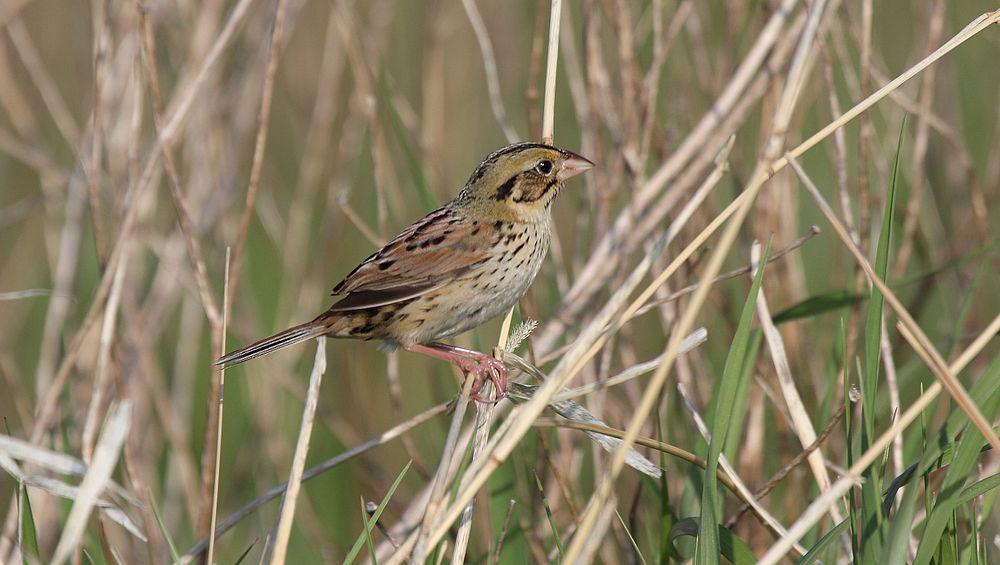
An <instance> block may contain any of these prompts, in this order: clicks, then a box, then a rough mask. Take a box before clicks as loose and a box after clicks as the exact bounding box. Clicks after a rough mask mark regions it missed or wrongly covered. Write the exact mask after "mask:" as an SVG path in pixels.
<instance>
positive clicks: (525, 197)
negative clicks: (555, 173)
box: [514, 179, 559, 203]
mask: <svg viewBox="0 0 1000 565" xmlns="http://www.w3.org/2000/svg"><path fill="white" fill-rule="evenodd" d="M558 182H559V181H558V180H556V179H552V180H550V181H549V182H548V183H546V185H545V188H543V189H542V190H540V191H538V192H537V193H536V194H537V195H534V194H533V195H528V194H524V195H522V196H521V197H520V198H515V199H514V202H518V203H525V202H534V201H536V200H539V199H541V198H542V197H543V196H545V195H546V194H547V193H548V192H549V191H550V190H552V187H554V186H556V184H558Z"/></svg>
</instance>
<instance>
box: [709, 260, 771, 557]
mask: <svg viewBox="0 0 1000 565" xmlns="http://www.w3.org/2000/svg"><path fill="white" fill-rule="evenodd" d="M770 253H771V242H770V241H768V242H767V246H766V248H765V249H764V253H763V256H762V257H761V259H760V263H759V264H760V268H758V269H757V274H756V275H755V276H754V278H753V284H752V285H751V286H750V293H749V294H748V295H747V299H746V301H745V302H744V303H743V311H742V312H741V313H740V321H739V323H738V324H737V326H736V334H735V335H734V336H733V342H732V345H731V346H730V348H729V354H728V355H727V356H726V364H725V366H724V368H723V370H722V379H721V380H720V382H719V383H718V394H717V395H716V403H715V416H714V418H713V419H712V420H713V422H712V440H711V442H710V443H709V447H708V457H707V464H706V466H705V473H704V480H703V484H702V491H701V524H702V525H703V526H704V527H702V528H701V533H700V534H699V535H698V543H697V546H696V549H695V554H694V562H695V563H696V564H698V565H701V564H707V563H718V562H719V554H720V552H721V549H720V547H719V543H720V539H719V536H718V533H719V529H718V527H717V526H718V524H719V516H718V515H717V514H716V512H717V508H718V506H719V496H718V485H719V482H718V479H717V478H716V476H715V472H716V470H717V469H718V466H719V454H720V453H722V448H723V446H725V445H726V441H727V438H728V437H729V432H730V430H731V429H732V428H733V422H734V421H735V420H739V419H742V418H743V414H734V413H733V407H734V405H735V404H736V393H737V390H738V389H739V378H740V375H741V373H742V372H743V361H744V360H745V359H746V353H747V346H748V344H749V343H750V322H751V321H752V320H753V316H754V309H755V307H756V304H757V293H758V291H759V290H760V284H761V281H762V280H763V279H764V267H765V266H766V265H767V258H768V256H769V255H770Z"/></svg>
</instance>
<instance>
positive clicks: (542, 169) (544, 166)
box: [535, 159, 552, 175]
mask: <svg viewBox="0 0 1000 565" xmlns="http://www.w3.org/2000/svg"><path fill="white" fill-rule="evenodd" d="M535 170H536V171H538V172H539V173H542V174H543V175H547V174H549V173H551V172H552V161H549V160H548V159H546V160H544V161H539V162H538V164H537V165H535Z"/></svg>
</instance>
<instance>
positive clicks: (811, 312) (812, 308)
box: [771, 290, 865, 324]
mask: <svg viewBox="0 0 1000 565" xmlns="http://www.w3.org/2000/svg"><path fill="white" fill-rule="evenodd" d="M864 299H865V295H863V294H854V293H853V292H850V291H847V290H837V291H834V292H827V293H823V294H817V295H814V296H810V297H809V298H806V299H805V300H803V301H802V302H799V303H797V304H793V305H791V306H789V307H788V308H785V309H784V310H782V311H780V312H778V313H777V314H774V315H773V316H771V321H773V322H774V323H775V324H780V323H782V322H788V321H791V320H801V319H802V318H811V317H813V316H819V315H820V314H824V313H826V312H832V311H834V310H839V309H841V308H847V307H849V306H854V305H855V304H857V303H858V302H861V301H862V300H864Z"/></svg>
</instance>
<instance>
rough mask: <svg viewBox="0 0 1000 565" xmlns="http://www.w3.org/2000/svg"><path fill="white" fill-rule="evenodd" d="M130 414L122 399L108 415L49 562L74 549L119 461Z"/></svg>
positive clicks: (59, 561)
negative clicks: (77, 494)
mask: <svg viewBox="0 0 1000 565" xmlns="http://www.w3.org/2000/svg"><path fill="white" fill-rule="evenodd" d="M131 418H132V403H131V402H130V401H125V402H122V403H121V404H119V405H118V406H117V407H116V408H115V409H114V411H113V412H112V414H111V417H110V418H108V421H107V423H106V424H105V425H104V430H103V431H102V432H101V437H100V439H99V440H98V441H97V445H96V446H95V448H94V456H93V458H92V459H91V462H90V468H89V469H88V470H87V474H86V475H84V477H83V482H81V483H80V492H79V496H77V498H76V500H75V501H74V502H73V508H72V509H70V512H69V516H68V517H67V518H66V525H65V526H64V528H63V532H62V535H61V536H60V538H59V543H58V545H56V549H55V553H54V554H53V556H52V563H53V564H55V565H60V564H62V563H65V562H66V561H67V560H68V559H69V558H70V557H71V555H72V553H73V551H74V550H75V549H76V546H77V544H79V543H80V539H81V537H82V536H83V531H84V529H85V528H86V527H87V521H88V520H89V519H90V512H91V510H93V509H94V505H95V504H97V501H98V499H99V498H100V493H101V491H102V490H104V487H105V485H106V483H107V481H108V479H109V478H111V472H112V471H114V469H115V465H117V463H118V454H119V453H120V452H121V448H122V444H124V443H125V437H126V436H127V435H128V430H129V426H130V424H131Z"/></svg>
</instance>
